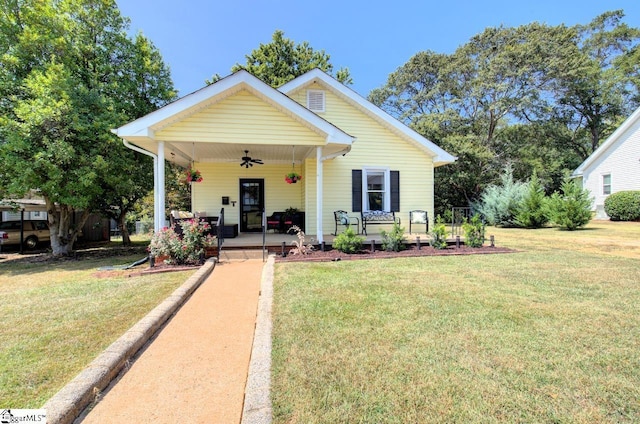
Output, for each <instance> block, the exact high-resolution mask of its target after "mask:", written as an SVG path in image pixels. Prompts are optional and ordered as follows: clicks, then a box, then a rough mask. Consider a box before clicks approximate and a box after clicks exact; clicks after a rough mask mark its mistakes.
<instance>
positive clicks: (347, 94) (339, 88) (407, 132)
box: [278, 68, 457, 166]
mask: <svg viewBox="0 0 640 424" xmlns="http://www.w3.org/2000/svg"><path fill="white" fill-rule="evenodd" d="M314 82H321V83H322V84H323V85H325V86H327V87H329V88H330V89H331V90H333V91H334V92H335V93H336V94H338V95H339V96H340V97H342V98H344V99H345V100H347V101H348V102H349V103H351V104H353V105H354V106H356V107H357V108H359V109H360V110H361V111H363V112H364V113H366V114H367V115H369V116H371V117H372V118H373V119H375V120H376V121H377V122H379V123H380V124H382V125H383V126H385V127H387V128H388V129H389V130H391V131H393V132H395V133H396V134H399V135H400V136H402V137H404V138H405V139H408V140H410V141H412V142H414V143H415V144H417V145H418V146H419V147H421V148H423V149H424V150H426V151H427V152H429V153H430V154H431V155H432V156H433V163H434V165H435V166H440V165H445V164H448V163H453V162H455V160H456V159H457V158H456V157H455V156H453V155H451V154H449V153H448V152H446V151H445V150H444V149H442V148H441V147H439V146H438V145H436V144H435V143H434V142H432V141H430V140H428V139H427V138H425V137H423V136H422V135H420V134H419V133H418V132H416V131H414V130H413V129H411V128H409V127H408V126H406V125H405V124H403V123H402V122H400V121H398V120H397V119H396V118H394V117H393V116H391V115H389V114H388V113H387V112H385V111H384V110H382V109H380V108H379V107H378V106H376V105H374V104H373V103H371V102H370V101H368V100H367V99H365V98H364V97H362V96H361V95H359V94H358V93H356V92H355V91H353V90H352V89H350V88H349V87H347V86H345V85H344V84H342V83H340V82H339V81H337V80H336V79H334V78H333V77H331V76H329V75H327V74H326V73H324V72H323V71H321V70H320V69H317V68H316V69H313V70H311V71H309V72H307V73H305V74H303V75H300V76H299V77H297V78H296V79H294V80H292V81H290V82H288V83H286V84H284V85H282V86H281V87H280V88H278V90H279V91H281V92H283V93H285V94H289V93H292V92H294V91H296V90H298V89H301V88H303V87H305V86H307V85H311V84H313V83H314Z"/></svg>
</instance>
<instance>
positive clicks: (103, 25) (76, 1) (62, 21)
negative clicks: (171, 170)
mask: <svg viewBox="0 0 640 424" xmlns="http://www.w3.org/2000/svg"><path fill="white" fill-rule="evenodd" d="M0 7H1V10H0V13H1V14H2V16H3V20H2V25H1V26H0V29H1V32H0V48H1V49H2V50H1V51H0V55H1V56H0V65H1V66H0V98H2V99H3V100H2V101H1V102H0V110H1V112H2V113H1V115H0V119H1V120H2V122H1V124H2V125H0V128H1V129H0V131H1V133H0V159H1V161H2V167H1V168H0V186H2V189H1V190H2V191H4V192H5V193H7V194H12V195H22V194H23V193H25V192H27V191H29V190H31V189H36V190H38V191H39V193H40V194H41V195H42V196H43V197H44V199H45V201H46V204H47V211H48V216H49V225H50V230H51V246H52V250H53V253H54V255H64V254H68V253H69V252H70V251H71V250H72V248H73V243H74V241H75V239H76V237H77V234H78V230H79V229H80V228H81V227H82V226H83V224H84V222H85V221H86V218H87V217H88V215H89V213H90V212H91V211H92V210H93V209H95V208H98V207H99V206H100V205H102V204H103V203H104V200H105V199H109V200H111V201H112V202H113V205H115V206H120V205H119V204H118V202H117V199H118V198H120V200H122V199H127V198H130V193H129V192H126V191H127V190H129V189H132V190H134V191H136V190H138V189H139V188H138V187H134V186H132V185H130V184H126V183H123V182H122V180H121V178H122V177H126V176H128V175H136V172H137V171H138V169H139V168H138V163H139V162H140V161H139V158H136V157H135V155H133V154H132V153H131V152H128V151H127V149H125V148H124V147H123V146H122V143H120V142H119V140H118V139H117V138H116V137H115V136H114V135H113V134H111V133H110V129H111V128H116V127H117V126H119V125H121V124H123V123H125V122H127V121H128V120H130V119H132V118H135V117H137V116H140V115H141V114H144V113H147V112H148V111H150V108H155V107H157V106H158V105H160V104H161V103H162V102H163V101H166V100H168V99H170V98H172V97H173V96H174V95H175V93H174V92H173V89H172V86H171V82H170V79H169V78H168V71H167V70H166V67H165V66H164V64H162V61H161V59H160V58H159V55H158V54H157V52H156V51H155V49H154V48H153V46H152V45H151V44H150V43H149V42H148V41H147V40H145V39H144V38H143V37H138V39H137V40H136V41H135V42H134V41H133V40H131V39H130V38H129V37H128V36H127V34H126V30H127V27H128V21H127V20H126V19H125V18H123V17H122V16H121V15H120V13H119V11H118V8H117V5H116V3H115V1H114V0H2V1H1V2H0ZM137 62H141V63H143V64H144V66H136V64H137ZM149 75H153V76H149ZM141 105H146V106H141ZM143 168H144V167H143ZM147 169H148V168H147ZM138 175H140V177H141V178H140V180H144V181H146V184H147V186H146V190H148V188H149V187H150V185H151V181H152V180H151V178H150V176H149V172H148V171H142V172H141V173H140V174H138ZM143 189H144V188H143ZM113 205H110V206H113ZM77 210H81V211H83V212H82V214H81V216H80V218H79V219H77V220H75V222H74V213H75V211H77Z"/></svg>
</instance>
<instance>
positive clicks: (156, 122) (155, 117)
mask: <svg viewBox="0 0 640 424" xmlns="http://www.w3.org/2000/svg"><path fill="white" fill-rule="evenodd" d="M242 89H247V90H249V91H250V92H252V93H253V94H255V95H257V96H259V97H260V98H262V99H264V100H265V101H267V102H268V103H270V104H271V105H273V106H275V107H277V108H279V109H280V110H283V111H287V113H288V114H289V115H290V116H292V117H293V118H294V119H296V120H298V121H300V122H302V123H304V124H305V125H307V126H308V127H310V128H312V129H314V130H315V131H317V132H319V133H322V134H325V135H326V140H327V143H338V144H347V145H350V144H351V143H352V142H353V140H354V139H355V137H352V136H350V135H349V134H347V133H345V132H344V131H342V130H341V129H340V128H338V127H336V126H335V125H333V124H331V123H330V122H328V121H326V120H325V119H323V118H322V117H320V116H318V115H316V114H315V113H313V112H311V111H310V110H308V109H307V108H305V107H304V106H302V105H300V104H299V103H297V102H295V101H294V100H292V99H290V98H289V97H287V96H286V95H285V94H283V93H281V92H280V91H278V90H275V89H274V88H272V87H271V86H269V85H268V84H265V83H264V82H262V81H261V80H259V79H258V78H256V77H254V76H253V75H251V74H250V73H249V72H247V71H245V70H240V71H238V72H236V73H234V74H231V75H229V76H228V77H225V78H223V79H221V80H219V81H217V82H216V83H214V84H211V85H209V86H207V87H204V88H202V89H200V90H198V91H195V92H193V93H191V94H188V95H186V96H185V97H182V98H180V99H178V100H176V101H175V102H173V103H170V104H168V105H166V106H164V107H162V108H160V109H158V110H156V111H154V112H151V113H149V114H148V115H145V116H143V117H141V118H138V119H136V120H135V121H132V122H130V123H128V124H126V125H123V126H122V127H120V128H118V129H116V130H114V131H113V132H114V133H115V134H116V135H118V136H119V137H121V138H124V139H127V140H135V139H143V140H144V139H146V140H149V139H153V133H154V132H155V131H158V130H159V129H161V128H163V127H165V126H167V125H169V124H171V123H173V122H176V121H179V120H181V119H184V118H185V117H187V116H190V115H192V114H193V113H195V112H197V111H199V110H202V109H203V108H205V107H207V106H209V105H211V104H213V103H215V102H216V101H219V100H220V99H222V98H225V97H227V96H229V95H232V94H233V93H236V92H238V91H239V90H242Z"/></svg>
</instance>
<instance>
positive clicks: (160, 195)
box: [153, 141, 165, 232]
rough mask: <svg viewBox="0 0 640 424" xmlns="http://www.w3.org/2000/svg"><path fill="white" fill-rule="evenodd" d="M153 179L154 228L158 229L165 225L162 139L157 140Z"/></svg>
mask: <svg viewBox="0 0 640 424" xmlns="http://www.w3.org/2000/svg"><path fill="white" fill-rule="evenodd" d="M156 162H157V163H156V165H155V166H156V167H157V169H155V170H154V171H155V172H154V174H155V181H154V184H153V192H154V199H153V201H154V215H155V218H154V219H155V230H156V232H157V231H160V230H161V229H162V228H164V226H165V216H164V215H165V211H164V202H165V193H164V192H165V185H164V141H159V142H158V159H157V161H156Z"/></svg>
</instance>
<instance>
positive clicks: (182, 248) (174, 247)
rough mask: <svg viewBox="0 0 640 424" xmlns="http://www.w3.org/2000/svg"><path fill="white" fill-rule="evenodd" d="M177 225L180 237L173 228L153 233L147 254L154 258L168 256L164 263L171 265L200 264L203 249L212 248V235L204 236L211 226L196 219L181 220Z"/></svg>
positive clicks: (213, 241)
mask: <svg viewBox="0 0 640 424" xmlns="http://www.w3.org/2000/svg"><path fill="white" fill-rule="evenodd" d="M178 225H179V226H180V229H181V230H182V235H180V234H178V232H176V231H175V228H174V227H171V228H166V227H165V228H163V229H162V230H160V231H159V232H157V233H155V234H154V235H153V237H152V239H151V243H149V248H148V250H149V253H151V255H153V256H156V257H157V256H168V257H169V259H167V260H165V263H168V264H173V265H184V264H198V263H202V262H203V260H204V251H205V248H207V247H211V246H213V245H214V244H215V240H216V238H215V237H214V236H212V235H205V234H206V233H207V231H209V229H210V228H211V226H210V225H209V224H208V223H207V222H206V221H198V220H197V219H188V220H182V221H180V222H179V224H178Z"/></svg>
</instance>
